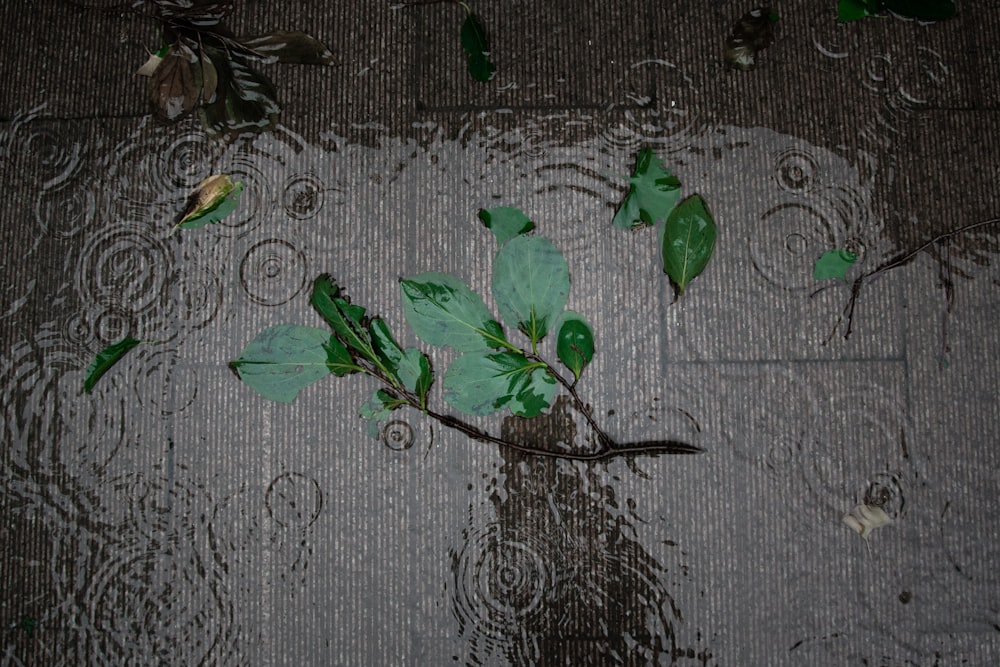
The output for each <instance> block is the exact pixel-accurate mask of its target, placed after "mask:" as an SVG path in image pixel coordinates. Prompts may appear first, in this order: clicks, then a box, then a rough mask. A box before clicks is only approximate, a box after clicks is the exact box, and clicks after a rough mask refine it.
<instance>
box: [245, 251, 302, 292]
mask: <svg viewBox="0 0 1000 667" xmlns="http://www.w3.org/2000/svg"><path fill="white" fill-rule="evenodd" d="M307 269H308V262H307V260H306V256H305V253H303V252H301V251H300V250H298V249H297V248H296V247H295V246H294V245H293V244H292V243H291V242H290V241H285V240H283V239H267V240H264V241H259V242H257V243H255V244H254V245H252V246H251V247H250V248H249V249H248V250H247V252H246V255H244V257H243V260H242V261H241V262H240V284H241V285H242V286H243V291H244V292H246V294H247V296H249V297H250V298H251V299H252V300H253V301H255V302H257V303H259V304H261V305H264V306H278V305H281V304H283V303H288V302H289V301H291V300H292V299H294V298H295V297H296V296H297V295H298V294H299V292H301V291H302V289H303V288H304V287H305V285H306V280H307V279H308V277H309V276H308V275H307Z"/></svg>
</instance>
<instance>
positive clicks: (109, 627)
mask: <svg viewBox="0 0 1000 667" xmlns="http://www.w3.org/2000/svg"><path fill="white" fill-rule="evenodd" d="M94 4H95V5H97V6H98V7H103V9H104V10H105V11H102V10H100V9H82V8H80V7H78V6H76V3H74V4H72V5H71V4H69V3H64V2H59V1H57V0H41V1H39V2H32V3H27V2H8V3H4V4H3V5H2V8H0V21H2V25H3V26H4V28H5V37H4V39H3V46H2V47H0V51H2V56H3V57H2V58H0V87H2V92H3V94H2V95H0V119H2V122H0V173H2V178H3V185H4V190H5V196H4V198H3V203H2V204H0V235H2V238H0V241H2V243H0V262H2V268H3V275H4V281H3V284H2V291H3V295H4V296H3V302H2V303H0V342H2V347H0V389H2V391H0V402H2V411H0V424H2V441H0V491H2V494H0V509H2V514H0V516H2V521H0V627H2V635H0V636H2V647H0V656H2V658H0V664H3V665H83V664H89V665H154V664H156V665H196V664H210V665H279V664H288V665H446V664H468V665H595V666H596V665H616V664H617V665H647V664H650V665H668V664H680V665H721V666H732V667H738V666H746V665H885V666H893V667H895V666H900V667H901V666H903V665H920V666H927V667H930V666H932V665H935V666H944V665H960V664H961V665H995V664H997V663H998V661H1000V521H998V516H1000V491H998V488H1000V453H998V446H997V445H998V441H1000V438H998V434H1000V410H998V409H997V396H998V382H1000V381H998V378H1000V362H998V359H1000V340H998V337H997V334H996V327H997V323H998V321H1000V273H998V262H997V259H998V258H997V246H998V243H997V229H996V227H984V228H982V229H980V230H977V231H976V232H974V233H970V234H966V235H963V236H959V237H955V238H954V239H952V240H951V241H950V242H949V243H946V244H937V245H935V246H933V247H931V248H930V249H929V251H928V252H927V253H924V254H923V255H921V256H920V257H919V258H918V259H917V260H916V261H914V262H913V263H911V264H909V265H907V266H905V267H903V268H900V269H897V270H893V271H890V272H887V273H885V274H884V276H882V278H881V279H879V280H877V281H873V282H871V283H869V284H867V285H866V286H865V288H864V289H863V290H862V292H861V294H860V296H859V299H858V302H857V308H856V310H855V313H854V318H853V333H852V334H851V336H850V338H849V339H846V340H845V338H844V337H843V333H844V330H845V329H844V324H845V323H844V322H841V323H840V326H839V328H836V327H837V325H838V318H840V317H841V314H842V313H843V310H844V307H845V305H846V304H847V301H848V298H849V296H850V290H849V288H848V287H847V285H846V284H838V283H836V281H827V282H824V283H818V282H817V281H814V280H813V279H812V277H811V268H812V263H813V261H814V260H815V258H816V257H818V256H819V254H821V253H822V252H823V251H824V250H827V249H831V248H839V247H846V246H850V247H853V248H856V249H857V250H858V251H859V255H860V256H859V260H858V266H859V267H861V269H862V270H863V269H866V268H869V269H870V268H872V267H875V266H877V265H878V264H879V263H880V262H881V261H883V260H884V259H886V258H888V257H892V256H895V255H897V254H899V253H901V252H904V251H906V250H908V249H912V248H915V247H917V246H919V245H920V244H921V243H923V242H925V241H927V240H929V239H931V238H933V237H934V236H935V235H938V234H941V233H944V232H947V231H948V230H952V229H957V228H959V227H961V226H963V225H967V224H970V223H973V222H976V221H979V220H986V219H989V218H991V217H993V216H996V215H997V214H998V213H1000V185H998V183H1000V151H998V150H997V148H998V146H1000V112H998V106H1000V83H998V82H1000V57H998V55H997V54H998V51H997V49H996V44H997V43H998V42H1000V8H998V7H997V6H996V4H995V3H994V2H990V1H987V0H976V1H965V0H959V2H958V4H959V14H958V16H957V17H956V18H954V19H952V20H949V21H947V22H943V23H940V24H931V25H923V24H920V23H917V22H914V21H907V20H902V19H899V18H885V19H881V20H878V19H867V20H864V21H860V22H857V23H853V24H848V25H845V24H839V23H837V22H836V20H835V19H836V8H835V5H836V2H835V0H823V1H822V2H819V1H814V0H809V1H806V0H791V1H788V2H780V3H775V6H774V7H773V9H774V11H775V12H777V13H778V14H779V15H780V21H779V22H778V24H777V27H776V40H775V42H774V44H772V45H771V46H770V47H769V48H768V49H766V50H765V51H764V52H763V53H762V54H761V56H760V60H759V65H758V67H757V68H756V69H755V70H753V71H750V72H737V71H734V70H731V69H728V68H726V67H725V66H724V65H723V63H722V59H721V52H722V46H723V43H724V40H725V38H726V36H727V35H728V34H729V32H730V30H731V28H732V25H733V23H734V22H735V21H736V20H737V19H738V18H739V16H740V15H742V14H743V13H744V12H746V11H747V10H749V9H750V8H751V6H749V5H743V4H739V3H735V2H729V1H720V2H712V3H706V2H704V1H703V0H679V1H675V2H652V1H636V0H628V1H622V2H598V1H597V0H576V1H570V0H553V1H550V2H544V3H542V2H525V1H523V0H508V1H506V2H494V1H489V0H474V1H473V2H472V3H471V4H472V7H473V9H474V11H476V13H477V14H478V15H479V16H480V17H481V19H482V22H483V23H484V25H485V26H486V27H487V29H488V31H489V34H490V38H491V46H492V50H493V53H492V58H493V60H494V62H495V63H496V65H497V75H496V77H495V79H494V80H493V81H490V82H488V83H479V82H476V81H473V80H472V79H471V78H470V77H469V76H468V74H467V73H466V71H465V64H464V56H463V54H462V51H461V46H460V43H459V38H458V33H459V28H460V25H461V22H462V19H463V10H462V9H461V8H460V7H458V6H457V5H454V4H450V3H439V4H427V5H422V6H412V7H401V6H396V5H392V4H390V3H387V2H292V1H287V2H259V1H253V0H246V1H239V0H238V1H237V2H236V7H235V9H234V12H233V14H232V16H231V17H230V21H229V23H230V24H231V26H232V27H233V29H234V32H235V33H236V34H254V33H261V32H264V31H267V30H271V29H275V28H283V29H301V30H305V31H307V32H309V33H311V34H313V35H315V36H316V37H318V38H319V39H320V40H322V41H323V42H324V43H326V44H327V45H328V46H329V47H330V48H331V50H332V51H333V52H334V53H335V54H336V56H337V58H338V61H339V63H338V64H337V65H336V66H333V67H328V68H323V67H309V66H292V65H269V66H265V67H263V70H264V71H265V72H266V74H267V75H268V76H269V77H270V78H271V79H272V80H273V81H274V83H275V85H276V88H277V90H278V93H279V98H280V100H281V102H282V106H283V112H282V116H281V123H280V126H279V127H278V128H277V129H276V130H275V131H274V132H271V133H268V134H264V135H261V136H259V137H256V138H254V139H251V140H246V141H238V142H233V143H222V142H218V141H215V140H213V139H211V138H209V137H208V136H206V135H205V133H204V132H203V131H202V129H201V128H200V126H199V124H198V122H197V120H196V119H182V120H181V121H179V122H177V123H175V124H173V125H161V124H159V123H157V122H155V121H154V120H153V119H152V118H151V117H150V115H149V108H148V106H147V92H146V89H145V82H144V81H143V80H142V79H141V78H140V77H137V76H135V74H134V71H135V69H136V68H137V67H138V66H139V65H140V64H141V63H142V62H143V61H144V60H145V58H146V49H155V48H156V46H157V41H158V37H157V28H156V26H155V24H153V23H151V22H150V21H148V20H145V19H142V18H141V17H138V16H136V15H134V14H131V13H128V12H123V11H116V10H114V9H113V6H114V3H113V2H111V0H94ZM109 8H112V9H110V10H109ZM643 147H650V148H652V149H654V150H655V151H656V153H657V154H658V155H660V156H661V157H662V158H663V159H664V161H665V163H666V164H667V166H668V167H669V168H670V169H671V170H672V171H673V173H675V174H676V175H677V176H678V177H679V178H680V180H681V181H682V183H683V192H684V193H685V194H690V193H694V192H698V193H700V194H702V196H703V197H704V198H705V200H706V201H707V202H708V203H709V206H710V208H711V210H712V212H713V214H714V216H715V219H716V221H717V223H718V225H719V242H718V248H717V252H716V255H715V257H714V258H713V259H712V261H711V263H710V264H709V266H708V269H707V271H706V272H705V273H704V274H703V275H702V276H701V277H699V278H697V279H696V280H695V281H694V282H693V283H692V284H691V285H690V286H689V287H688V289H687V291H686V292H685V294H684V296H683V297H682V298H680V299H678V300H674V296H673V292H672V290H671V289H670V287H669V283H668V280H667V278H666V276H665V275H664V274H663V273H662V272H661V270H660V268H659V266H658V263H657V262H658V258H657V249H656V233H655V232H654V231H653V230H637V231H634V232H626V231H622V230H619V229H615V228H613V227H612V226H611V219H612V216H613V214H614V210H615V207H616V206H617V204H618V203H619V202H620V201H621V198H622V196H623V195H624V192H625V184H626V181H625V180H624V179H623V178H622V175H625V174H628V173H629V171H630V170H631V169H632V166H633V164H634V161H635V157H636V154H637V153H638V151H639V150H640V149H641V148H643ZM221 172H226V173H230V174H233V176H234V178H238V179H239V180H241V181H243V183H244V185H245V192H244V194H243V196H242V198H241V201H240V206H239V208H238V209H237V211H236V212H235V213H234V214H233V215H232V216H231V217H230V218H227V219H226V220H224V221H223V222H222V223H220V224H218V225H215V226H212V227H206V228H202V229H198V230H181V231H180V232H179V233H171V222H172V220H173V218H174V216H175V215H176V213H177V210H178V208H179V207H180V206H182V204H183V202H184V199H185V197H186V195H187V193H188V192H189V191H190V189H191V188H192V187H193V186H194V185H196V184H197V183H198V182H199V181H200V180H201V179H202V178H204V177H205V176H208V175H210V174H214V173H221ZM491 206H518V207H520V208H522V209H523V210H524V211H526V212H527V213H528V214H529V215H530V216H531V217H532V219H533V220H535V222H536V224H537V230H538V233H540V234H543V235H545V236H546V237H548V238H550V239H552V240H553V241H554V242H555V243H556V245H557V246H558V247H559V248H560V249H561V250H562V251H563V253H564V254H565V256H566V259H567V262H568V264H569V267H570V272H571V275H572V280H573V289H572V292H571V294H570V298H569V307H570V308H572V309H573V310H576V311H578V312H581V313H584V314H585V315H586V316H587V317H588V318H589V319H590V321H591V322H592V323H593V325H594V329H595V336H596V341H597V354H596V356H595V359H594V363H593V364H592V366H591V367H589V368H588V369H587V371H586V372H585V375H584V377H583V379H582V380H581V382H580V384H579V385H578V390H579V392H580V394H581V395H582V396H583V397H584V400H586V401H588V402H589V403H591V404H592V405H593V414H594V415H595V417H596V418H597V419H598V420H599V421H601V422H602V423H603V424H604V425H605V426H606V428H607V429H608V431H609V432H610V433H611V434H612V435H613V436H615V437H616V438H619V439H621V440H623V441H626V440H628V441H639V440H649V439H659V438H666V437H676V438H682V439H686V440H688V441H693V442H695V443H697V444H699V445H700V446H702V447H703V448H704V449H705V450H706V451H705V453H704V454H702V455H699V456H690V457H660V458H649V457H646V458H643V457H639V458H637V459H635V460H631V461H629V460H620V459H619V460H613V461H611V462H607V463H601V464H590V465H585V464H582V463H572V462H566V461H553V460H550V459H537V458H532V457H526V456H522V455H516V454H514V453H512V452H510V451H504V450H501V449H498V448H497V447H496V446H494V445H485V444H483V443H479V442H475V441H472V440H470V439H468V438H466V437H465V436H463V435H461V434H460V433H457V432H455V431H450V430H448V429H446V428H443V427H441V426H440V425H438V424H437V423H434V422H432V421H431V420H429V419H426V418H423V417H421V416H420V415H417V414H412V413H403V412H400V413H399V414H394V415H393V423H391V424H390V425H389V426H388V427H387V430H386V431H385V432H384V433H383V435H382V438H381V440H375V439H372V438H370V437H369V436H368V435H367V433H366V426H365V424H364V422H363V421H362V420H361V419H360V418H359V417H357V416H356V411H357V408H358V406H359V405H360V404H361V403H363V402H364V401H365V400H367V398H368V397H369V396H370V394H371V392H372V390H373V385H372V384H371V382H369V381H366V380H365V379H364V378H357V377H351V378H346V379H338V378H331V379H327V380H324V381H323V382H321V383H319V384H317V385H316V386H314V387H311V388H310V389H308V390H307V391H305V392H303V394H302V395H301V396H300V397H299V399H298V400H297V401H296V402H295V403H294V404H292V405H283V404H277V403H270V402H268V401H266V400H264V399H262V398H260V397H258V396H257V395H255V394H254V393H253V392H252V391H251V390H250V389H248V388H247V387H246V386H244V385H242V384H241V383H240V382H238V381H237V379H236V378H235V377H234V376H233V374H232V373H231V372H230V370H229V369H228V368H227V366H226V362H227V361H229V360H231V359H233V358H235V357H236V356H237V355H238V354H239V353H240V351H241V350H242V349H243V347H244V346H245V345H246V344H247V342H249V341H250V340H251V338H252V337H253V336H254V334H256V332H257V331H259V330H261V329H263V328H264V327H266V326H270V325H274V324H279V323H284V322H289V323H296V324H308V325H313V326H318V325H319V324H320V322H319V320H318V319H317V317H316V316H315V314H314V313H313V312H312V311H311V310H310V308H309V305H308V295H309V286H310V285H311V282H312V280H313V278H314V277H315V276H316V275H318V274H320V273H324V272H330V273H332V274H333V275H334V276H335V277H336V279H337V280H338V282H339V283H340V284H341V285H343V286H344V287H345V288H346V290H347V292H348V293H349V294H350V295H351V296H352V298H353V299H354V300H355V301H356V302H358V303H362V304H365V305H367V306H368V307H369V309H370V312H372V313H378V314H381V315H382V316H384V317H385V318H386V319H387V321H389V322H390V323H391V324H392V326H393V328H394V329H395V330H396V331H397V332H398V333H399V336H400V338H401V339H402V340H403V341H404V342H405V343H406V344H411V345H412V344H418V341H417V339H416V338H415V336H414V335H413V334H412V333H410V332H409V331H408V330H407V329H406V326H405V322H404V318H403V310H402V305H401V301H400V295H399V292H398V282H397V279H398V278H399V277H400V276H408V275H413V274H416V273H420V272H424V271H444V272H450V273H453V274H455V275H457V276H458V277H460V278H461V279H463V280H465V281H466V282H468V284H470V285H471V286H472V287H473V288H474V289H476V290H477V291H479V292H480V293H482V294H485V295H486V298H487V303H489V304H490V305H491V306H492V303H493V302H492V297H491V296H490V293H489V284H490V270H491V266H492V255H493V253H494V251H495V241H494V240H493V238H492V236H491V235H490V234H489V233H488V232H487V231H486V230H484V229H483V228H482V226H481V225H480V224H479V222H478V220H477V218H476V212H477V210H478V209H480V208H483V207H491ZM835 328H836V329H835ZM831 334H832V335H831ZM126 335H130V336H133V337H135V338H138V339H141V340H144V341H158V342H160V343H161V344H159V345H144V346H140V347H139V348H136V350H134V351H133V352H131V353H130V354H129V355H128V356H127V357H126V358H124V359H123V360H122V361H121V362H120V363H119V364H118V365H117V366H115V368H114V369H113V370H112V371H111V372H109V373H108V375H107V376H105V378H104V379H102V380H101V383H100V384H99V386H98V387H97V388H96V389H95V391H94V393H93V394H92V395H89V396H88V395H85V394H84V393H83V391H82V385H83V377H84V369H85V368H86V366H87V364H88V363H89V362H90V360H91V359H92V358H93V356H94V355H95V354H96V353H97V352H98V351H99V350H101V349H102V348H103V347H105V346H106V345H108V344H110V343H112V342H114V341H116V340H118V339H120V338H122V337H124V336H126ZM547 345H548V343H546V344H544V345H543V349H542V351H543V353H547V354H550V355H551V354H553V349H552V348H551V347H547ZM433 355H434V357H433V358H434V361H435V368H436V369H437V370H438V371H439V372H443V370H444V368H445V367H446V365H447V363H448V361H449V360H450V358H451V356H450V353H448V352H442V351H435V352H434V353H433ZM433 398H434V400H435V401H440V400H441V390H440V386H438V388H437V389H436V390H435V393H434V394H433ZM476 423H477V424H479V425H480V426H482V427H484V428H491V429H492V430H493V431H494V432H497V433H500V432H502V433H504V435H506V436H507V437H511V438H520V439H526V440H532V441H536V442H540V443H545V442H554V441H556V440H560V439H561V440H563V441H573V439H574V438H576V439H577V440H578V441H579V440H580V439H581V438H582V435H581V434H583V433H584V432H585V429H586V425H585V424H584V423H583V421H582V420H581V419H580V418H579V415H576V416H574V415H573V411H572V410H569V411H568V412H567V411H566V406H565V405H564V404H563V403H559V404H557V405H556V406H555V409H554V411H553V414H552V415H551V416H549V417H545V418H541V419H539V420H538V421H535V422H530V421H529V422H521V421H518V420H502V419H501V418H500V417H497V418H489V419H482V420H476ZM865 503H868V504H875V505H878V506H879V507H881V508H882V510H883V511H884V512H885V513H886V514H887V515H888V516H889V518H891V520H892V521H891V523H889V524H888V525H886V526H883V527H880V528H877V529H876V530H874V531H873V532H872V533H871V535H869V536H868V540H867V543H866V541H865V540H863V539H862V538H861V537H860V536H859V535H858V534H856V533H855V532H853V531H851V530H850V529H849V528H848V527H847V526H845V525H844V524H843V523H842V521H841V519H842V517H843V515H844V514H846V513H847V512H849V511H850V510H852V509H853V508H854V507H855V506H856V505H859V504H865Z"/></svg>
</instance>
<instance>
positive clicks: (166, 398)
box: [133, 347, 198, 417]
mask: <svg viewBox="0 0 1000 667" xmlns="http://www.w3.org/2000/svg"><path fill="white" fill-rule="evenodd" d="M138 356H139V357H140V359H141V361H142V365H141V367H140V369H139V372H138V373H136V374H135V382H134V385H133V386H134V388H135V395H136V397H137V398H138V400H139V404H140V405H142V406H143V408H145V409H146V410H147V411H148V412H149V413H150V414H153V415H159V416H161V417H169V416H170V415H173V414H176V413H178V412H182V411H184V410H185V409H186V408H187V407H189V406H190V405H191V404H192V403H194V401H195V399H196V398H197V397H198V374H197V372H196V371H195V369H193V368H190V367H186V366H179V365H178V363H177V362H178V360H177V353H176V352H174V351H173V350H167V349H162V348H159V347H157V348H155V349H148V350H142V351H141V352H140V354H139V355H138Z"/></svg>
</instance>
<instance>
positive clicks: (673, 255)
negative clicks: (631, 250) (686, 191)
mask: <svg viewBox="0 0 1000 667" xmlns="http://www.w3.org/2000/svg"><path fill="white" fill-rule="evenodd" d="M716 235H717V230H716V227H715V221H714V220H712V215H711V214H710V213H709V212H708V208H707V207H706V206H705V201H704V200H703V199H702V198H701V197H700V196H698V195H691V196H690V197H688V198H687V199H685V200H684V201H682V202H681V203H680V204H678V205H677V208H675V209H674V210H673V211H672V212H671V213H670V216H669V217H668V218H667V222H666V223H665V224H664V227H663V239H662V245H661V250H662V252H661V257H662V259H663V271H664V273H666V274H667V275H668V276H670V279H671V280H673V281H674V283H675V284H676V285H677V287H678V289H679V290H680V293H681V294H683V293H684V288H685V287H687V284H688V283H689V282H691V281H692V280H693V279H694V278H696V277H697V276H698V274H700V273H701V272H702V271H704V270H705V266H706V265H708V260H710V259H711V258H712V253H713V252H714V250H715V238H716Z"/></svg>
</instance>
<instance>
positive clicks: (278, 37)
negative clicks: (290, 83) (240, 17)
mask: <svg viewBox="0 0 1000 667" xmlns="http://www.w3.org/2000/svg"><path fill="white" fill-rule="evenodd" d="M240 44H241V45H242V46H245V47H247V48H249V49H251V50H252V51H253V52H254V53H255V54H257V55H259V56H261V57H263V58H264V61H265V62H282V63H293V64H299V65H332V64H334V63H335V62H336V59H335V58H334V57H333V54H332V53H330V50H329V49H327V48H326V47H325V46H323V44H322V43H320V41H319V40H317V39H316V38H315V37H312V36H311V35H307V34H306V33H304V32H300V31H298V30H292V31H285V30H275V31H274V32H269V33H267V34H266V35H261V36H259V37H249V38H247V39H240Z"/></svg>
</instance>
